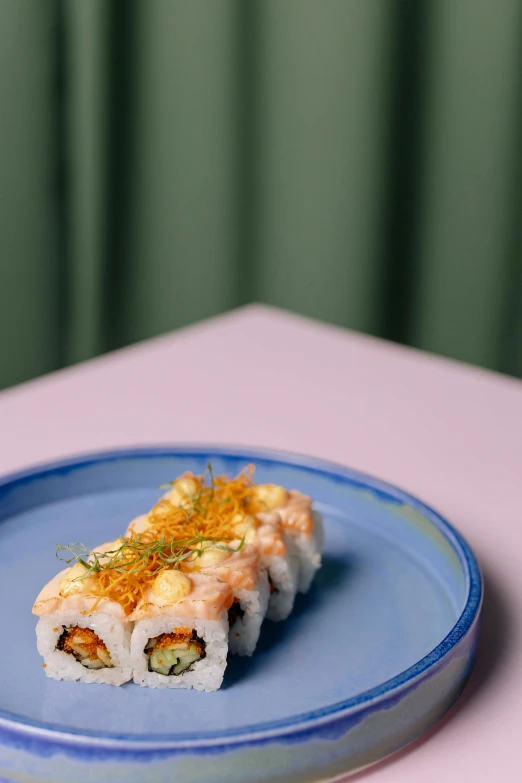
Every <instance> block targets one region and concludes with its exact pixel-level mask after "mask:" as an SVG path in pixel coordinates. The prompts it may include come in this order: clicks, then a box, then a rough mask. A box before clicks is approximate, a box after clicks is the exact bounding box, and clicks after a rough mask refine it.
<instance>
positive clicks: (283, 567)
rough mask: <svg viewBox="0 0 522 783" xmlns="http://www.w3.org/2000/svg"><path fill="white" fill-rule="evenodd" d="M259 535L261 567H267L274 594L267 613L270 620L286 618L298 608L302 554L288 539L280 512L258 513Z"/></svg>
mask: <svg viewBox="0 0 522 783" xmlns="http://www.w3.org/2000/svg"><path fill="white" fill-rule="evenodd" d="M256 520H257V523H258V525H257V527H256V528H255V535H256V538H257V542H258V544H257V545H258V547H259V551H260V555H261V559H260V563H261V568H262V569H264V570H266V573H267V578H268V586H269V592H270V598H269V603H268V609H267V613H266V616H267V618H268V619H269V620H273V621H275V622H280V621H282V620H286V619H287V617H289V615H290V614H291V612H292V609H293V608H294V601H295V596H296V593H297V588H298V579H299V558H298V556H297V553H296V552H295V551H293V550H292V548H291V546H289V545H288V544H287V542H286V541H285V536H284V534H283V530H282V526H281V520H280V517H279V516H278V514H277V513H274V512H268V513H265V512H260V513H258V514H257V515H256Z"/></svg>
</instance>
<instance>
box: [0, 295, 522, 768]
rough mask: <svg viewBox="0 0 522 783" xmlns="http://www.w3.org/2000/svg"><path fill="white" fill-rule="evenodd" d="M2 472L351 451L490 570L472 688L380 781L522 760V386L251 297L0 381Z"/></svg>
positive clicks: (353, 460) (337, 457)
mask: <svg viewBox="0 0 522 783" xmlns="http://www.w3.org/2000/svg"><path fill="white" fill-rule="evenodd" d="M0 432H1V433H2V440H1V446H0V472H2V473H5V472H7V471H11V470H14V469H17V468H21V467H25V466H28V465H30V464H32V463H35V462H41V461H44V460H48V459H52V458H56V457H60V456H65V455H69V454H71V453H77V452H84V451H90V450H97V449H102V448H107V447H114V446H123V445H136V444H160V443H172V442H183V443H190V442H203V441H205V442H216V443H223V444H230V443H231V444H240V445H254V446H266V447H275V448H280V449H286V450H291V451H297V452H302V453H305V454H311V455H315V456H319V457H325V458H327V459H330V460H334V461H337V462H341V463H344V464H347V465H350V466H352V467H355V468H358V469H360V470H364V471H366V472H369V473H373V474H375V475H377V476H380V477H382V478H385V479H387V480H389V481H391V482H394V483H396V484H398V485H399V486H402V487H404V488H405V489H408V490H410V491H411V492H413V493H415V494H417V495H418V496H420V497H421V498H423V499H424V500H426V501H428V502H429V503H430V504H431V505H433V506H435V507H436V508H438V509H439V510H440V511H441V512H442V513H443V514H445V515H446V516H447V517H448V518H449V519H450V520H451V521H452V522H454V524H456V525H457V526H458V527H459V528H460V530H461V531H462V532H463V533H464V534H465V535H466V537H467V538H468V541H469V542H470V543H471V545H472V546H473V548H474V550H475V552H476V554H477V556H478V558H479V560H480V562H481V565H482V567H483V571H484V574H485V579H486V598H485V606H484V615H483V616H484V626H483V634H482V640H481V644H480V647H479V654H478V661H477V666H476V668H475V672H474V674H473V676H472V678H471V682H470V684H469V685H468V687H467V689H466V691H465V693H464V695H463V696H462V698H461V699H460V701H459V703H458V704H457V705H456V706H455V707H454V708H453V709H452V711H451V713H450V714H449V716H447V717H446V718H444V719H443V720H442V721H440V722H439V724H438V725H437V726H436V727H435V729H434V730H433V731H431V732H430V734H429V735H428V736H427V737H425V738H424V739H423V740H421V741H419V742H417V743H415V745H414V746H410V748H408V749H406V750H405V751H403V752H402V753H400V754H398V755H396V756H394V757H393V758H392V759H391V760H389V761H386V762H383V763H381V764H380V765H378V766H376V767H373V768H372V769H370V770H368V771H366V772H364V773H359V775H356V776H355V778H351V780H352V781H353V780H355V779H356V778H357V779H359V777H361V779H362V778H364V779H365V780H368V781H372V783H373V781H375V782H376V783H410V781H411V783H420V781H422V783H440V781H441V780H445V781H450V783H453V781H457V780H460V779H461V778H460V775H462V776H463V777H462V779H463V780H466V781H467V780H473V781H474V783H485V782H486V781H488V783H489V781H491V780H501V781H514V780H516V779H518V774H517V772H516V770H517V768H519V767H520V766H521V765H520V760H522V752H521V741H520V728H521V725H522V717H521V712H522V648H521V629H522V621H521V618H522V514H521V503H520V490H521V488H522V384H521V383H520V382H518V381H516V380H513V379H510V378H507V377H503V376H501V375H496V374H494V373H489V372H486V371H483V370H478V369H475V368H472V367H468V366H465V365H462V364H458V363H455V362H450V361H447V360H443V359H438V358H435V357H432V356H428V355H427V354H424V353H421V352H418V351H413V350H410V349H406V348H403V347H399V346H396V345H393V344H390V343H386V342H383V341H379V340H376V339H373V338H370V337H365V336H362V335H358V334H353V333H350V332H348V331H344V330H341V329H337V328H334V327H330V326H325V325H322V324H318V323H315V322H313V321H309V320H307V319H303V318H300V317H297V316H293V315H290V314H287V313H284V312H282V311H278V310H274V309H271V308H267V307H264V306H259V305H253V306H250V307H247V308H244V309H242V310H238V311H235V312H233V313H230V314H228V315H225V316H221V317H219V318H215V319H213V320H210V321H207V322H204V323H202V324H198V325H196V326H193V327H190V328H187V329H185V330H182V331H179V332H177V333H175V334H171V335H167V336H165V337H161V338H158V339H155V340H150V341H148V342H145V343H141V344H139V345H136V346H133V347H131V348H127V349H125V350H122V351H118V352H116V353H113V354H109V355H107V356H104V357H102V358H100V359H96V360H94V361H91V362H86V363H83V364H81V365H77V366H76V367H73V368H71V369H68V370H64V371H61V372H58V373H53V374H51V375H48V376H45V377H43V378H41V379H38V380H36V381H32V382H30V383H27V384H24V385H22V386H18V387H16V388H13V389H9V390H7V391H4V392H2V393H1V394H0Z"/></svg>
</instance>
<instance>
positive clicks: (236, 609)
mask: <svg viewBox="0 0 522 783" xmlns="http://www.w3.org/2000/svg"><path fill="white" fill-rule="evenodd" d="M244 616H245V610H244V609H242V608H241V604H240V603H239V601H234V603H233V604H232V606H231V607H230V609H229V610H228V625H229V628H232V627H233V626H234V625H235V624H236V622H237V621H238V620H242V619H243V617H244Z"/></svg>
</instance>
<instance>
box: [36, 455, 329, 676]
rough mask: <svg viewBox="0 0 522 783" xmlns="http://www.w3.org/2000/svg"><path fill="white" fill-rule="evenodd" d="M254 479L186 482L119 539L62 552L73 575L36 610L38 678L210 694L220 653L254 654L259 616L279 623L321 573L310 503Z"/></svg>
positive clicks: (243, 475)
mask: <svg viewBox="0 0 522 783" xmlns="http://www.w3.org/2000/svg"><path fill="white" fill-rule="evenodd" d="M253 475H254V467H253V466H249V467H247V468H245V469H244V470H243V471H241V472H240V473H239V474H238V475H237V476H236V477H235V478H229V477H227V476H217V477H214V476H213V473H212V469H211V467H210V466H209V467H208V469H207V472H206V473H205V474H204V475H202V476H196V475H194V474H192V473H190V472H187V473H185V474H183V475H182V476H180V477H178V478H177V479H175V480H174V481H173V482H171V483H170V484H168V485H167V486H166V492H165V493H164V494H163V496H162V497H161V498H160V500H159V501H158V502H157V503H156V504H155V505H154V506H153V508H152V509H150V510H149V511H148V512H147V513H145V514H142V515H140V516H139V517H136V518H135V519H134V520H133V521H132V522H131V523H130V524H129V526H128V528H127V530H126V531H125V533H124V536H123V538H119V539H116V540H115V541H112V542H108V543H107V544H104V545H103V546H101V547H98V548H97V549H94V550H91V549H88V548H87V547H85V546H83V545H82V544H72V545H69V546H67V547H61V546H59V547H58V551H57V555H58V556H59V557H60V559H62V560H64V561H65V562H66V563H67V564H68V565H70V564H72V566H71V567H70V568H67V569H65V570H64V571H61V572H60V573H59V574H57V575H56V576H55V577H54V579H52V580H51V581H50V582H49V584H48V585H46V586H45V587H44V588H43V590H42V591H41V593H40V595H39V596H38V598H37V600H36V602H35V604H34V607H33V612H34V613H35V614H37V615H39V617H40V619H39V622H38V625H37V644H38V650H39V652H40V654H41V655H42V656H43V657H44V666H45V671H46V674H47V675H48V676H50V677H53V678H54V679H73V680H81V681H82V682H102V683H107V684H110V685H121V684H122V683H124V682H127V681H128V680H130V679H133V680H134V682H136V683H138V684H139V685H141V686H144V687H151V688H195V689H197V690H206V691H214V690H217V689H218V688H219V687H220V685H221V683H222V681H223V676H224V673H225V668H226V664H227V655H228V653H229V652H230V653H233V654H238V655H252V654H253V653H254V651H255V648H256V645H257V641H258V638H259V633H260V630H261V625H262V623H263V620H264V619H265V617H267V618H268V619H271V620H276V621H281V620H284V619H286V618H287V617H288V616H289V614H290V613H291V611H292V608H293V605H294V600H295V596H296V593H297V591H298V590H299V591H300V592H307V591H308V589H309V588H310V585H311V582H312V580H313V577H314V575H315V573H316V571H317V570H318V568H319V567H320V565H321V550H322V544H323V530H322V521H321V518H320V515H319V514H318V512H317V511H316V510H314V509H313V507H312V500H311V498H310V497H308V496H307V495H305V494H303V493H301V492H299V491H297V490H287V489H285V488H284V487H281V486H279V485H276V484H256V483H254V481H253Z"/></svg>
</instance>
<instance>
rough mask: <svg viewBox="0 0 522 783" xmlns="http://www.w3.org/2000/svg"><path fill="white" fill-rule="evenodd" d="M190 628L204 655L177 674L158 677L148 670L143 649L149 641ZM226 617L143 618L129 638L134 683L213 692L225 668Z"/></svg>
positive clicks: (162, 616) (220, 681)
mask: <svg viewBox="0 0 522 783" xmlns="http://www.w3.org/2000/svg"><path fill="white" fill-rule="evenodd" d="M187 627H189V628H191V629H193V630H194V631H195V632H196V634H197V636H198V637H199V638H200V639H202V640H203V642H204V643H205V656H204V657H203V658H202V659H200V660H198V661H196V662H195V663H193V664H192V665H191V666H190V667H189V668H188V669H186V670H185V671H184V672H182V673H181V674H179V675H174V674H168V675H165V674H158V673H157V672H155V671H150V670H149V661H148V656H147V654H146V653H145V648H146V646H147V644H148V642H149V640H150V639H153V638H155V637H158V636H160V635H161V634H169V633H172V632H173V631H175V629H177V628H187ZM227 650H228V617H227V613H226V611H223V612H222V615H221V617H220V618H219V619H218V620H200V619H196V618H194V619H192V620H190V619H188V618H187V617H175V616H172V615H159V616H155V617H144V618H142V619H141V620H138V621H137V622H136V624H135V626H134V630H133V633H132V638H131V656H130V657H131V665H132V669H133V677H134V682H135V683H137V684H138V685H141V686H143V687H148V688H195V690H197V691H216V690H218V688H219V687H220V685H221V683H222V682H223V675H224V673H225V668H226V665H227Z"/></svg>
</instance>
